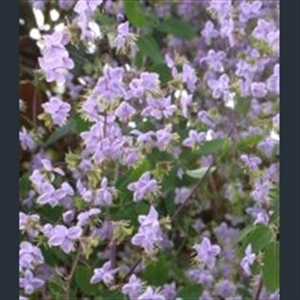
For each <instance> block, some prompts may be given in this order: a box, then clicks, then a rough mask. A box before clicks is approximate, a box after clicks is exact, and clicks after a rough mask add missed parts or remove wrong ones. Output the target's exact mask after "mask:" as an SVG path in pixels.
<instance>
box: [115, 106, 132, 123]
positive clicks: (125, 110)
mask: <svg viewBox="0 0 300 300" xmlns="http://www.w3.org/2000/svg"><path fill="white" fill-rule="evenodd" d="M135 113H136V109H135V108H134V107H132V106H131V105H130V104H128V103H127V102H125V101H124V102H122V103H121V104H120V105H119V107H118V108H117V109H116V110H115V115H116V116H117V117H118V118H119V119H120V121H122V122H128V121H129V119H130V118H131V117H132V116H133V115H134V114H135Z"/></svg>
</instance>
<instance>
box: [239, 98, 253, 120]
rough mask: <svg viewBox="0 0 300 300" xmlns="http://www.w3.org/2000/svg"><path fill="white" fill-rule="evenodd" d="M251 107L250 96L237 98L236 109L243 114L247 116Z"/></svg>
mask: <svg viewBox="0 0 300 300" xmlns="http://www.w3.org/2000/svg"><path fill="white" fill-rule="evenodd" d="M250 107H251V100H250V99H248V98H242V97H238V98H237V103H236V106H235V109H236V111H237V112H238V113H239V114H240V115H241V116H242V117H246V116H247V114H248V112H249V110H250Z"/></svg>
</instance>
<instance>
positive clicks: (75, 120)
mask: <svg viewBox="0 0 300 300" xmlns="http://www.w3.org/2000/svg"><path fill="white" fill-rule="evenodd" d="M90 126H91V123H90V122H88V121H85V120H83V119H82V118H81V117H80V116H79V115H78V114H75V115H73V116H72V117H70V119H69V120H68V121H67V123H66V124H65V125H64V126H63V127H59V128H57V129H56V130H55V131H54V132H53V133H52V134H51V135H50V136H49V138H48V139H47V141H46V142H45V144H44V147H48V146H50V145H53V144H54V143H55V142H57V141H58V140H60V139H62V138H63V137H65V136H67V135H68V134H79V133H81V132H83V131H86V130H88V129H89V128H90Z"/></svg>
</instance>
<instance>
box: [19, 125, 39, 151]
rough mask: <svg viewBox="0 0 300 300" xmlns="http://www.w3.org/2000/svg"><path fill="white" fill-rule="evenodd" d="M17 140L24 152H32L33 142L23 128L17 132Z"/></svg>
mask: <svg viewBox="0 0 300 300" xmlns="http://www.w3.org/2000/svg"><path fill="white" fill-rule="evenodd" d="M19 140H20V142H21V146H22V149H23V150H24V151H26V150H33V149H34V148H35V141H34V140H33V138H32V137H31V136H30V134H29V133H28V131H27V129H26V128H25V127H22V130H21V131H20V132H19Z"/></svg>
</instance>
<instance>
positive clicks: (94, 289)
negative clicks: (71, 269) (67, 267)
mask: <svg viewBox="0 0 300 300" xmlns="http://www.w3.org/2000/svg"><path fill="white" fill-rule="evenodd" d="M92 276H93V270H92V269H88V268H86V267H83V266H79V267H77V269H76V271H75V282H76V285H77V287H78V288H79V289H80V290H81V291H82V292H83V293H84V294H86V295H89V296H90V295H96V294H97V293H98V291H99V284H91V283H90V280H91V278H92Z"/></svg>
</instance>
